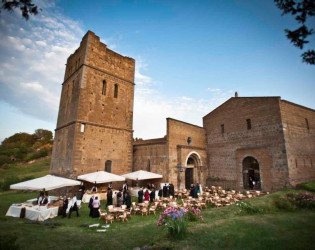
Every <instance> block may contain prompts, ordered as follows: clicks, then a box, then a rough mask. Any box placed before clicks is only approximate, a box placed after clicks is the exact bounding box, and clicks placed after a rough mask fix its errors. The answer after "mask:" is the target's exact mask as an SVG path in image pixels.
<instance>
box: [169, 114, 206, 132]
mask: <svg viewBox="0 0 315 250" xmlns="http://www.w3.org/2000/svg"><path fill="white" fill-rule="evenodd" d="M166 120H173V121H176V122H181V123H184V124H187V125H190V126H194V127H197V128H202V129H204V127H200V126H198V125H195V124H191V123H188V122H183V121H180V120H176V119H174V118H170V117H167V118H166Z"/></svg>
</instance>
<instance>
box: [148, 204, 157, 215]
mask: <svg viewBox="0 0 315 250" xmlns="http://www.w3.org/2000/svg"><path fill="white" fill-rule="evenodd" d="M150 213H153V214H154V215H156V206H151V207H150V208H149V214H150Z"/></svg>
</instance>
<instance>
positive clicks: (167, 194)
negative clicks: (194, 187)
mask: <svg viewBox="0 0 315 250" xmlns="http://www.w3.org/2000/svg"><path fill="white" fill-rule="evenodd" d="M169 196H170V184H168V185H167V188H166V197H169Z"/></svg>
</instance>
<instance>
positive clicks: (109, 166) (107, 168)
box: [105, 160, 112, 173]
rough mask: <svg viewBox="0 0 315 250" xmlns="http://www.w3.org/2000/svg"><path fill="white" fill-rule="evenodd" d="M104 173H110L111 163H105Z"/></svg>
mask: <svg viewBox="0 0 315 250" xmlns="http://www.w3.org/2000/svg"><path fill="white" fill-rule="evenodd" d="M105 171H106V172H108V173H111V172H112V161H109V160H108V161H106V162H105Z"/></svg>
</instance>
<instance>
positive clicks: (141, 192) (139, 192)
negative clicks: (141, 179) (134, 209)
mask: <svg viewBox="0 0 315 250" xmlns="http://www.w3.org/2000/svg"><path fill="white" fill-rule="evenodd" d="M142 202H143V188H140V190H139V191H138V203H142Z"/></svg>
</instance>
